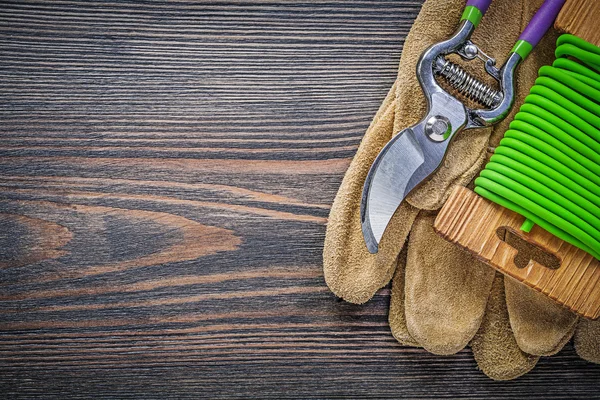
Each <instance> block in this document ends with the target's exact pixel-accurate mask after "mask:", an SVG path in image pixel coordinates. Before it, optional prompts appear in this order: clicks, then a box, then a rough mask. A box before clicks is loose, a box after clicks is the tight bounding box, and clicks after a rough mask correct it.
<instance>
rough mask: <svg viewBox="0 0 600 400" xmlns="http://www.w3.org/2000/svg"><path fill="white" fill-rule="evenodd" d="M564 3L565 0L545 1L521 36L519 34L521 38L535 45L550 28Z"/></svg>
mask: <svg viewBox="0 0 600 400" xmlns="http://www.w3.org/2000/svg"><path fill="white" fill-rule="evenodd" d="M564 4H565V0H546V1H544V4H542V6H541V7H540V8H539V10H537V12H536V13H535V15H534V16H533V18H532V19H531V21H529V24H528V25H527V27H526V28H525V30H524V31H523V33H521V36H519V40H525V41H526V42H528V43H529V44H530V45H531V46H532V47H535V46H536V45H537V44H538V43H539V42H540V40H541V39H542V37H543V36H544V34H545V33H546V32H547V31H548V29H550V27H551V26H552V24H553V23H554V20H555V19H556V17H557V16H558V13H559V12H560V9H561V8H562V6H563V5H564Z"/></svg>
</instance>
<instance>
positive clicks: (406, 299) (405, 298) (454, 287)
mask: <svg viewBox="0 0 600 400" xmlns="http://www.w3.org/2000/svg"><path fill="white" fill-rule="evenodd" d="M540 4H541V0H519V1H515V0H495V1H494V2H493V3H492V5H491V7H490V9H489V10H488V12H487V14H486V16H485V17H484V19H483V20H482V23H481V25H480V26H479V27H478V28H477V29H476V30H475V33H474V35H473V41H474V42H475V43H476V44H478V45H479V46H480V47H481V48H482V50H483V51H485V52H486V53H487V54H490V55H491V56H493V57H495V58H496V59H497V60H499V63H500V62H502V61H503V60H504V58H505V57H506V56H507V55H508V54H509V51H510V50H511V48H512V46H513V44H514V43H515V41H516V40H517V37H518V36H519V34H520V32H521V30H522V29H523V27H524V26H525V25H526V23H527V21H528V20H529V19H530V18H531V16H532V15H533V13H534V12H535V10H537V8H538V7H539V5H540ZM464 5H465V1H464V0H427V1H426V2H425V4H424V5H423V8H422V10H421V12H420V14H419V16H418V17H417V20H416V21H415V24H414V26H413V28H412V29H411V31H410V33H409V35H408V37H407V39H406V42H405V45H404V49H403V53H402V57H401V60H400V68H399V74H398V79H397V80H396V83H395V84H394V86H393V87H392V89H391V90H390V92H389V94H388V96H387V97H386V99H385V100H384V102H383V104H382V106H381V108H380V109H379V111H378V113H377V115H376V116H375V118H374V120H373V122H372V123H371V126H370V127H369V129H368V130H367V132H366V134H365V136H364V138H363V140H362V142H361V144H360V146H359V149H358V151H357V153H356V156H355V157H354V159H353V161H352V163H351V165H350V167H349V169H348V171H347V173H346V176H345V177H344V180H343V182H342V185H341V187H340V189H339V191H338V194H337V196H336V199H335V201H334V204H333V206H332V209H331V213H330V217H329V223H328V227H327V233H326V238H325V248H324V254H323V258H324V273H325V279H326V282H327V285H328V286H329V287H330V288H331V290H332V291H333V292H334V293H335V294H336V295H337V296H339V297H342V298H343V299H345V300H347V301H349V302H353V303H364V302H366V301H367V300H369V299H370V298H371V297H372V296H373V295H374V294H375V292H376V291H377V290H378V289H379V288H381V287H383V286H385V285H386V284H387V283H388V282H389V281H390V279H392V276H393V284H392V294H391V296H392V298H391V305H390V315H389V322H390V327H391V329H392V333H393V334H394V336H395V337H396V339H397V340H398V341H399V342H400V343H402V344H405V345H413V346H422V347H424V348H425V349H426V350H428V351H430V352H432V353H436V354H452V353H456V352H458V351H460V350H461V349H463V348H464V347H465V346H466V345H467V344H469V343H471V347H472V349H473V353H474V355H475V359H476V361H477V363H478V365H479V367H480V368H481V369H482V370H483V371H484V372H485V373H486V374H487V375H488V376H490V377H492V378H494V379H512V378H515V377H517V376H520V375H522V374H524V373H526V372H527V371H529V370H530V369H531V368H533V367H534V366H535V364H536V362H537V360H538V358H539V356H540V355H551V354H554V353H556V352H557V351H559V350H560V349H561V348H562V347H563V345H564V344H565V343H566V342H567V341H568V340H569V339H570V338H571V337H572V335H573V332H574V331H575V327H576V325H577V322H578V318H577V317H576V316H575V315H574V314H572V313H570V312H568V311H566V310H564V309H562V308H561V307H560V306H558V305H556V304H555V303H554V302H552V301H551V300H550V299H548V298H546V297H545V296H544V295H542V294H539V293H537V292H534V291H533V290H531V289H529V288H527V287H525V286H524V285H521V284H520V283H517V282H515V281H512V280H511V279H509V278H506V279H504V278H503V276H502V275H500V274H497V273H496V272H495V271H494V270H493V269H492V268H491V267H488V266H487V265H485V264H482V263H480V262H479V261H477V260H476V259H474V258H473V257H471V256H470V255H469V254H467V253H465V252H463V251H462V250H460V249H459V248H458V247H456V246H455V245H453V244H451V243H449V242H446V241H445V240H443V239H442V238H441V237H439V236H438V235H437V234H435V233H434V231H433V228H432V224H433V220H434V219H435V215H436V213H437V210H439V208H440V207H441V206H442V205H443V203H444V202H445V201H446V199H447V198H448V196H449V194H450V193H451V190H452V187H453V186H454V185H466V184H467V183H469V182H470V181H471V180H472V179H473V178H474V177H475V176H476V174H477V173H478V172H479V170H480V169H481V168H482V166H483V164H484V162H485V160H486V153H487V152H488V150H490V149H493V147H494V145H495V144H496V143H498V142H499V140H500V139H501V138H502V135H503V133H504V131H505V130H506V128H507V126H508V123H509V122H510V120H511V119H512V115H514V113H515V112H516V110H517V109H518V106H519V105H520V101H519V100H522V99H523V98H524V97H525V96H526V94H527V92H528V90H529V88H530V87H531V86H532V85H533V83H534V81H535V78H536V77H537V70H538V69H539V67H540V66H542V65H544V64H549V63H551V61H552V59H553V57H554V54H553V51H554V43H555V40H556V37H557V34H556V33H555V32H551V33H550V34H548V35H547V36H546V38H545V39H544V40H543V41H542V43H540V44H539V45H538V46H537V47H536V49H535V50H534V52H533V53H532V54H531V55H530V56H529V58H528V59H527V60H526V61H525V62H524V63H523V65H521V66H520V67H519V69H518V71H517V92H516V93H517V101H516V104H515V107H514V108H513V112H512V114H511V116H509V117H507V118H506V119H505V120H504V121H503V122H502V123H500V124H499V125H497V126H495V127H493V128H483V129H478V130H470V131H466V132H462V133H459V134H458V135H457V136H456V138H455V139H454V140H453V143H452V144H451V146H450V148H449V151H448V153H447V155H446V159H445V162H444V164H443V165H442V167H441V168H440V169H439V170H438V171H437V172H436V174H435V175H434V176H433V177H432V178H431V179H430V180H429V181H428V182H426V183H424V184H423V185H421V186H420V187H419V188H418V189H416V190H415V191H414V192H413V193H411V195H410V196H409V197H408V198H407V199H406V201H404V202H403V203H402V204H401V206H400V207H399V208H398V210H397V211H396V213H395V215H394V217H393V218H392V220H391V222H390V224H389V225H388V228H387V230H386V232H385V234H384V235H383V238H382V240H381V243H380V246H379V252H378V253H377V254H370V253H369V252H368V250H367V248H366V246H365V244H364V240H363V237H362V230H361V224H360V201H361V195H362V188H363V184H364V180H365V178H366V175H367V172H368V170H369V168H370V166H371V164H372V163H373V160H374V159H375V157H376V156H377V155H378V153H379V152H380V150H381V149H382V148H383V146H384V145H385V144H386V143H387V142H388V141H389V140H390V139H391V138H392V136H393V135H394V134H395V133H397V132H400V131H401V130H402V129H404V128H406V127H408V126H410V125H412V124H414V123H416V122H418V121H419V120H420V119H421V118H422V117H423V116H424V115H425V112H426V103H425V99H424V96H423V93H422V91H421V88H420V86H419V84H418V81H417V78H416V75H415V71H416V63H417V60H418V58H419V56H420V54H421V53H422V52H423V50H424V49H425V48H427V47H428V46H430V45H431V44H433V43H435V42H438V41H441V40H444V39H446V38H448V37H449V36H450V35H451V34H452V33H453V31H454V30H455V29H456V28H457V27H458V24H459V19H460V15H461V13H462V10H463V8H464ZM507 21H510V23H508V22H507ZM461 64H462V65H463V66H464V67H465V69H467V70H470V71H471V72H474V73H475V74H476V75H478V76H479V77H480V78H482V77H483V75H482V71H483V63H478V62H471V63H469V64H466V63H464V62H462V63H461ZM484 75H485V74H484ZM405 244H406V245H405ZM597 333H600V326H599V325H598V324H597V323H595V322H588V321H586V322H583V323H582V328H581V329H579V331H578V333H577V336H576V345H577V349H578V352H579V354H580V355H581V356H582V357H583V358H586V359H588V360H596V361H597V360H598V358H600V354H599V353H600V350H599V349H598V346H599V344H600V342H599V341H598V337H599V336H600V335H598V334H597Z"/></svg>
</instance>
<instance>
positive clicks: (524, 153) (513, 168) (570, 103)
mask: <svg viewBox="0 0 600 400" xmlns="http://www.w3.org/2000/svg"><path fill="white" fill-rule="evenodd" d="M555 54H556V60H555V61H554V63H553V64H552V66H544V67H542V68H540V70H539V74H538V78H537V79H536V81H535V86H533V87H532V88H531V90H530V93H529V95H528V96H527V97H526V98H525V102H524V104H523V106H522V107H521V108H520V110H519V112H518V113H517V115H516V116H515V118H514V120H513V121H512V122H511V124H510V127H509V130H508V131H507V132H506V133H505V134H504V138H503V139H502V141H501V142H500V145H499V146H498V147H497V148H496V150H495V152H494V155H493V156H492V158H491V160H490V162H489V163H488V164H487V165H486V167H485V169H484V170H483V171H482V172H481V174H480V176H479V177H478V178H477V179H476V180H475V192H476V193H477V194H479V195H480V196H482V197H485V198H487V199H489V200H491V201H493V202H494V203H497V204H499V205H501V206H503V207H506V208H508V209H510V210H513V211H515V212H517V213H519V214H521V215H522V216H523V217H525V218H526V220H525V223H524V224H523V226H522V227H521V229H522V230H524V231H526V232H529V231H530V230H531V228H532V227H533V226H534V225H535V224H537V225H539V226H540V227H541V228H543V229H545V230H547V231H548V232H550V233H552V234H553V235H555V236H557V237H558V238H560V239H562V240H564V241H565V242H568V243H571V244H572V245H574V246H576V247H579V248H580V249H582V250H584V251H586V252H588V253H589V254H591V255H592V256H594V257H595V258H597V259H600V74H599V72H600V48H599V47H597V46H594V45H592V44H591V43H588V42H586V41H585V40H583V39H580V38H578V37H576V36H573V35H562V36H560V37H559V38H558V40H557V48H556V52H555Z"/></svg>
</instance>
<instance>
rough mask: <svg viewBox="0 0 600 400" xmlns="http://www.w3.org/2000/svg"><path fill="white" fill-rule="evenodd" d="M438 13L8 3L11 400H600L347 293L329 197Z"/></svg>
mask: <svg viewBox="0 0 600 400" xmlns="http://www.w3.org/2000/svg"><path fill="white" fill-rule="evenodd" d="M420 4H421V1H419V0H382V1H369V0H363V1H358V0H350V1H345V0H344V1H342V0H327V1H310V2H309V1H306V2H292V1H283V0H255V1H252V0H246V1H243V0H242V1H218V2H213V1H197V2H196V1H187V0H181V1H178V0H175V1H169V2H166V1H156V2H152V1H139V2H131V1H102V2H88V1H83V0H57V1H46V2H42V1H2V2H0V130H1V135H2V136H1V141H0V315H1V316H0V394H1V395H2V396H3V397H4V398H11V399H12V398H30V397H35V396H41V397H43V398H64V397H66V395H70V397H77V398H79V397H81V398H89V397H96V398H100V397H102V398H128V397H137V398H144V399H153V398H156V399H159V398H181V397H193V398H233V397H237V398H247V397H250V396H259V397H263V398H266V397H272V398H287V397H296V398H309V397H315V398H323V397H329V398H331V397H336V396H367V395H369V396H374V397H395V398H401V397H410V398H415V397H423V398H425V397H448V398H455V397H469V398H492V397H502V396H503V397H511V398H516V397H522V396H527V397H530V398H533V397H540V398H558V397H568V398H576V397H580V398H590V397H594V396H597V395H598V389H599V385H600V368H599V367H598V366H594V365H591V364H588V363H586V362H584V361H582V360H580V359H579V358H578V357H577V356H576V355H575V353H574V351H573V349H572V347H571V346H570V345H569V346H567V348H566V349H565V350H564V351H562V352H561V353H560V354H559V355H557V356H554V357H552V358H550V359H545V360H543V361H541V362H540V364H539V365H538V366H537V368H536V369H535V370H534V371H533V372H532V373H530V374H528V375H527V376H525V377H523V378H520V379H518V380H516V381H513V382H509V383H498V382H492V381H490V380H489V379H488V378H486V377H485V376H484V375H483V374H482V373H480V372H479V371H478V370H477V369H476V365H475V363H474V361H473V359H472V356H471V353H470V351H468V350H465V351H463V352H461V353H460V354H458V355H456V356H453V357H438V356H433V355H430V354H428V353H426V352H425V351H422V350H419V349H411V348H403V347H401V346H399V345H398V344H397V343H396V342H395V340H394V339H393V338H392V336H391V334H390V331H389V329H388V327H387V323H386V315H387V307H388V295H389V292H388V290H382V291H381V293H380V294H378V295H377V296H376V297H375V298H374V299H373V300H372V301H371V302H370V303H368V304H367V305H364V306H354V305H350V304H346V303H344V302H340V301H338V300H337V299H336V298H335V297H334V296H333V295H332V294H331V293H330V292H329V291H328V289H327V287H326V286H325V283H324V281H323V277H322V271H321V251H322V246H323V237H324V232H325V222H326V217H327V214H328V210H329V206H330V204H331V202H332V200H333V197H334V195H335V192H336V190H337V188H338V185H339V184H340V181H341V178H342V176H343V174H344V171H345V169H346V168H347V166H348V163H349V160H350V158H351V157H352V155H353V153H354V152H355V150H356V148H357V145H358V143H359V141H360V138H361V135H362V134H363V132H364V130H365V128H366V127H367V126H368V124H369V122H370V119H371V117H372V116H373V114H374V112H375V111H376V109H377V107H378V105H379V103H380V102H381V100H382V99H383V97H384V96H385V94H386V92H387V90H388V88H389V87H390V85H391V84H392V82H393V80H394V78H395V74H396V72H395V69H396V65H397V63H398V60H399V56H400V52H401V49H402V43H403V38H404V37H405V35H406V33H407V32H408V29H409V28H410V25H411V23H412V21H413V19H414V18H415V16H416V14H417V12H418V10H419V7H420Z"/></svg>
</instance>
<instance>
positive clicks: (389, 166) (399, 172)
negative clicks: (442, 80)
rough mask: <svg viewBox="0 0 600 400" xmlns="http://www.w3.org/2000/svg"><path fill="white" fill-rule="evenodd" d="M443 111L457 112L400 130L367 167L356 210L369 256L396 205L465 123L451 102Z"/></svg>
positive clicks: (439, 161)
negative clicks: (449, 117)
mask: <svg viewBox="0 0 600 400" xmlns="http://www.w3.org/2000/svg"><path fill="white" fill-rule="evenodd" d="M440 96H441V95H440ZM434 97H436V96H435V95H434ZM447 100H448V99H447ZM446 103H448V101H446ZM446 107H447V108H446V113H447V114H448V110H449V109H451V108H452V107H454V108H455V109H456V111H457V112H456V113H454V114H453V115H452V121H450V120H449V119H448V118H446V117H442V116H436V115H432V116H429V117H428V118H426V119H425V120H423V121H421V122H419V123H418V124H416V125H414V126H412V127H410V128H406V129H404V130H403V131H401V132H400V133H398V134H397V135H396V136H394V138H392V140H390V141H389V142H388V144H387V145H386V146H385V147H384V148H383V149H382V150H381V152H380V153H379V155H378V156H377V158H376V159H375V162H374V163H373V165H372V166H371V169H370V170H369V173H368V175H367V179H366V181H365V185H364V188H363V195H362V201H361V208H360V216H361V225H362V231H363V236H364V238H365V243H366V245H367V249H368V250H369V251H370V252H371V253H376V252H377V250H378V247H379V242H380V240H381V237H382V236H383V232H384V231H385V229H386V227H387V226H388V224H389V222H390V220H391V219H392V216H393V215H394V213H395V212H396V209H397V208H398V207H399V206H400V203H402V201H403V200H404V199H405V198H406V196H408V194H409V193H410V192H411V191H412V190H413V189H414V188H415V187H416V186H418V185H419V184H420V183H422V182H423V181H424V180H425V179H427V177H429V176H430V175H431V174H432V173H433V172H435V171H436V170H437V169H438V168H439V166H440V165H441V164H442V161H443V160H444V156H445V154H446V150H447V148H448V145H449V143H450V138H451V137H452V136H454V134H455V133H456V132H457V131H458V130H460V129H462V128H463V127H464V125H465V122H466V119H467V118H466V111H465V108H464V106H463V105H462V104H461V103H459V102H455V103H454V104H453V105H452V106H450V105H449V104H447V105H446ZM454 127H455V128H454Z"/></svg>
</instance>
